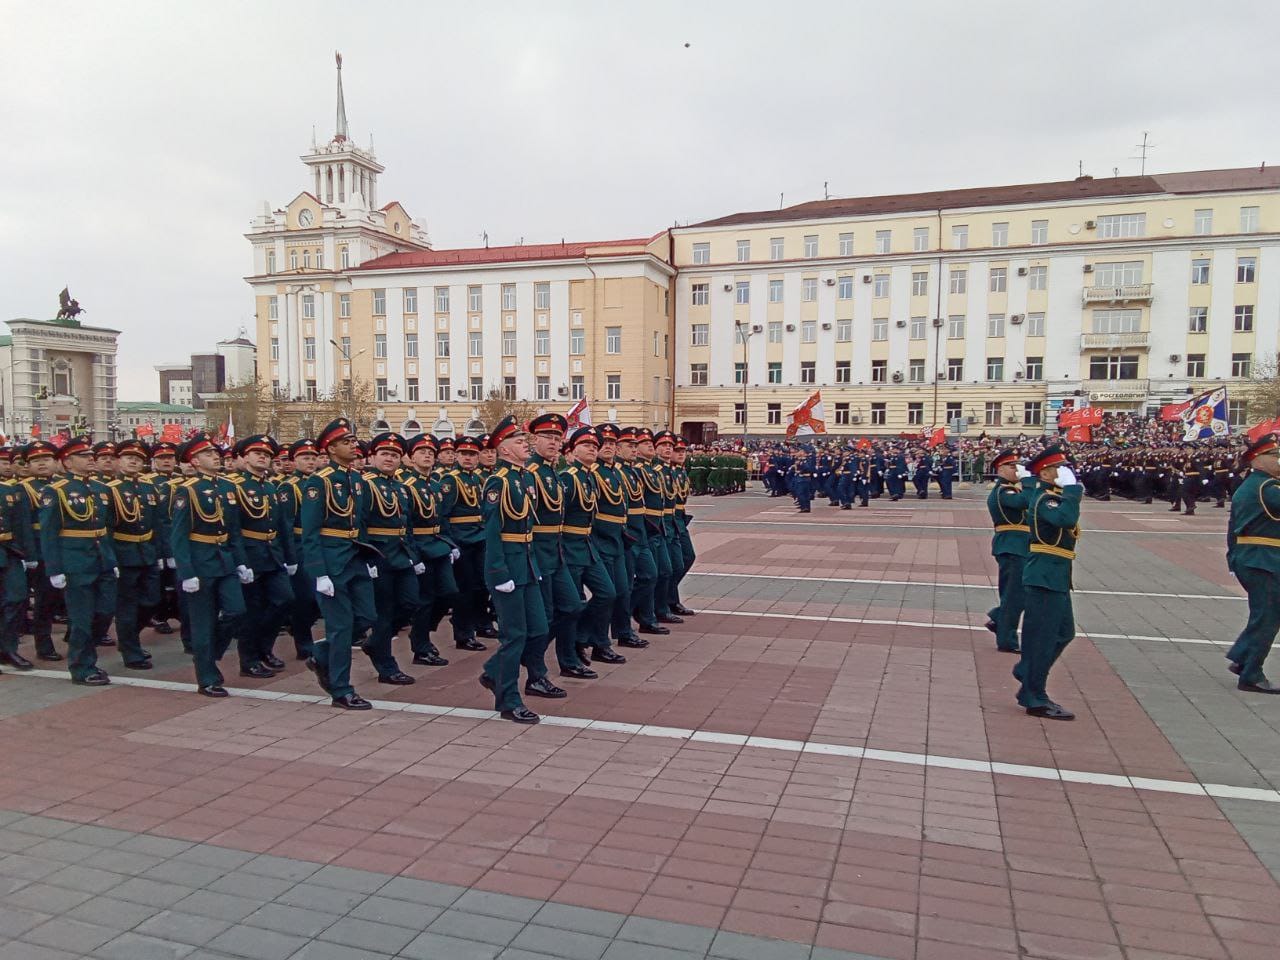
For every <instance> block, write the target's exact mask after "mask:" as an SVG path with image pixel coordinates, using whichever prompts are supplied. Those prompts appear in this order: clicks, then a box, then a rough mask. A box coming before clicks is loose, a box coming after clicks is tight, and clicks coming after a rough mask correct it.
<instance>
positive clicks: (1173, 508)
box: [1169, 507, 1182, 513]
mask: <svg viewBox="0 0 1280 960" xmlns="http://www.w3.org/2000/svg"><path fill="white" fill-rule="evenodd" d="M1169 512H1170V513H1181V512H1182V509H1181V508H1180V507H1170V508H1169Z"/></svg>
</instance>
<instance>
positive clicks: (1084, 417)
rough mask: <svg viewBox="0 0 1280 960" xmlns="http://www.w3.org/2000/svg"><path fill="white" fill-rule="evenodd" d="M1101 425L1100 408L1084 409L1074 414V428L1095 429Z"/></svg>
mask: <svg viewBox="0 0 1280 960" xmlns="http://www.w3.org/2000/svg"><path fill="white" fill-rule="evenodd" d="M1100 423H1102V408H1101V407H1085V408H1084V409H1083V410H1081V411H1079V412H1078V413H1077V414H1076V426H1079V427H1096V426H1097V425H1098V424H1100Z"/></svg>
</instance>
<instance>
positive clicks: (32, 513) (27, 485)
mask: <svg viewBox="0 0 1280 960" xmlns="http://www.w3.org/2000/svg"><path fill="white" fill-rule="evenodd" d="M51 482H52V481H50V480H48V479H46V478H45V477H27V478H26V479H24V480H23V481H22V482H21V483H19V484H18V486H19V487H20V488H21V489H22V490H23V492H25V493H26V495H27V516H28V517H29V518H30V520H31V530H32V537H31V543H32V552H31V553H29V554H28V555H27V557H28V559H30V560H39V559H41V557H43V556H44V553H43V551H42V550H41V549H40V503H41V494H42V493H43V492H44V488H45V487H47V486H48V485H49V484H50V483H51Z"/></svg>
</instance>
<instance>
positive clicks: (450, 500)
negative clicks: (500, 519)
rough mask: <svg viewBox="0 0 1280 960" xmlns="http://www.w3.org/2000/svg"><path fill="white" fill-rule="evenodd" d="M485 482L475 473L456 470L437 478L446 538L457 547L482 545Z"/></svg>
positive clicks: (474, 471)
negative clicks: (481, 500) (445, 522)
mask: <svg viewBox="0 0 1280 960" xmlns="http://www.w3.org/2000/svg"><path fill="white" fill-rule="evenodd" d="M484 484H485V481H483V480H481V479H480V474H479V472H478V471H476V470H463V469H462V468H461V467H456V468H454V469H453V470H450V471H449V472H448V473H446V474H445V475H444V476H443V477H441V478H440V512H441V513H442V514H444V516H445V517H447V518H448V523H449V535H450V536H452V537H453V539H454V540H456V541H457V542H458V543H460V544H476V543H483V542H484V527H483V526H482V521H483V519H484V518H483V517H482V516H481V515H480V493H481V491H482V490H483V489H484Z"/></svg>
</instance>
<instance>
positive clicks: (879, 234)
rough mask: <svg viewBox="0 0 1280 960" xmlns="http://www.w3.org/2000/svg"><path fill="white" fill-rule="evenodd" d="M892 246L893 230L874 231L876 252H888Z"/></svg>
mask: <svg viewBox="0 0 1280 960" xmlns="http://www.w3.org/2000/svg"><path fill="white" fill-rule="evenodd" d="M892 248H893V231H892V230H877V231H876V253H888V252H889V251H890V250H891V249H892Z"/></svg>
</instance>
